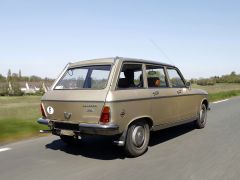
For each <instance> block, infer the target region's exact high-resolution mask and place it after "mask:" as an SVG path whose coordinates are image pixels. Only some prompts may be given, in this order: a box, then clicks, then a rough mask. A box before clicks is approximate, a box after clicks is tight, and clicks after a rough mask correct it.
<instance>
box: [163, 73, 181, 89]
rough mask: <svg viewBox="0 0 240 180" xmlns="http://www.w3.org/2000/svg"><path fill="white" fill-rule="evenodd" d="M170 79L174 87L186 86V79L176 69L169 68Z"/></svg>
mask: <svg viewBox="0 0 240 180" xmlns="http://www.w3.org/2000/svg"><path fill="white" fill-rule="evenodd" d="M167 71H168V75H169V80H170V83H171V85H172V87H173V88H183V87H185V84H184V81H183V80H182V78H181V76H180V74H179V73H178V72H177V70H176V69H168V70H167Z"/></svg>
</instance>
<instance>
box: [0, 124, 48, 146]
mask: <svg viewBox="0 0 240 180" xmlns="http://www.w3.org/2000/svg"><path fill="white" fill-rule="evenodd" d="M44 128H46V127H44V126H42V125H39V124H37V123H36V121H30V120H29V121H28V120H19V119H5V120H1V121H0V143H2V144H4V143H9V142H14V141H18V140H21V139H25V138H30V137H34V136H41V134H40V133H39V130H40V129H44Z"/></svg>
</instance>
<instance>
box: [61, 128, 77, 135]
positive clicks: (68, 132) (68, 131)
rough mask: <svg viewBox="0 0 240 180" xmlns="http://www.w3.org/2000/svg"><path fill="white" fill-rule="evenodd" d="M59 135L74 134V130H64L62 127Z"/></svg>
mask: <svg viewBox="0 0 240 180" xmlns="http://www.w3.org/2000/svg"><path fill="white" fill-rule="evenodd" d="M60 134H61V135H66V136H74V135H75V134H74V132H73V131H71V130H65V129H62V130H61V132H60Z"/></svg>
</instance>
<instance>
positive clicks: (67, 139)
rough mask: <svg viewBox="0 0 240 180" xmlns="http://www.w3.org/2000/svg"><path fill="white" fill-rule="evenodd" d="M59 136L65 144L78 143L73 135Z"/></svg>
mask: <svg viewBox="0 0 240 180" xmlns="http://www.w3.org/2000/svg"><path fill="white" fill-rule="evenodd" d="M60 138H61V140H62V141H63V142H64V143H66V144H67V145H77V143H78V138H76V137H74V136H66V135H61V136H60Z"/></svg>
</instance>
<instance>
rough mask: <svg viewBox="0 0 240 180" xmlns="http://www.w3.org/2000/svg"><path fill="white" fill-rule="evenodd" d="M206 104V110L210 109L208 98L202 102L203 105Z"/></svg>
mask: <svg viewBox="0 0 240 180" xmlns="http://www.w3.org/2000/svg"><path fill="white" fill-rule="evenodd" d="M202 104H204V105H205V106H206V108H207V109H208V108H209V102H208V99H207V98H204V99H203V100H202V102H201V105H202Z"/></svg>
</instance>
